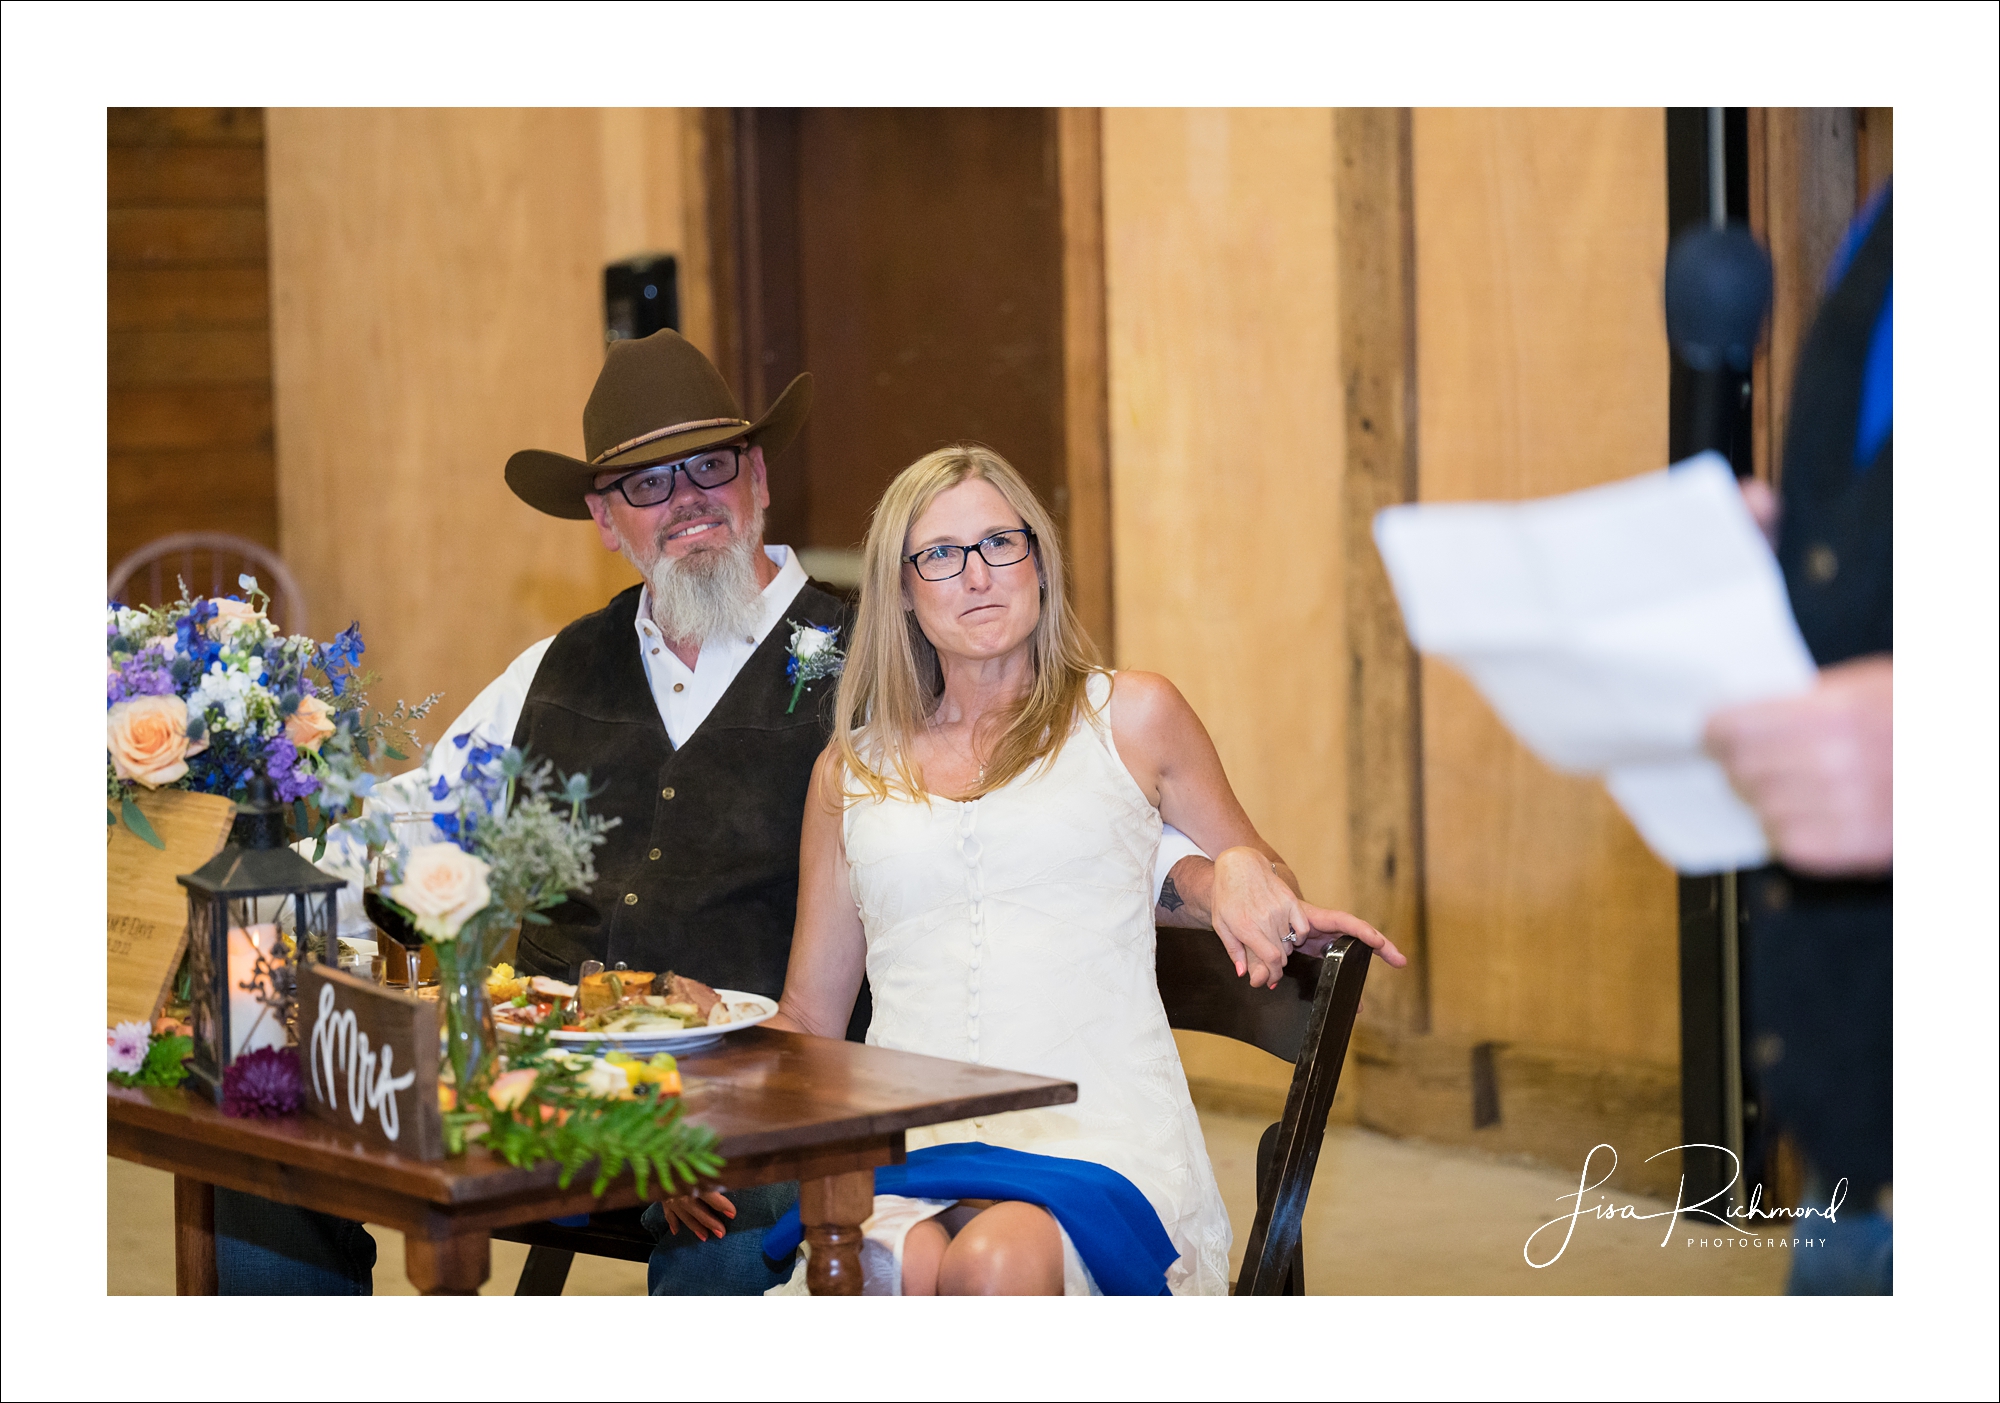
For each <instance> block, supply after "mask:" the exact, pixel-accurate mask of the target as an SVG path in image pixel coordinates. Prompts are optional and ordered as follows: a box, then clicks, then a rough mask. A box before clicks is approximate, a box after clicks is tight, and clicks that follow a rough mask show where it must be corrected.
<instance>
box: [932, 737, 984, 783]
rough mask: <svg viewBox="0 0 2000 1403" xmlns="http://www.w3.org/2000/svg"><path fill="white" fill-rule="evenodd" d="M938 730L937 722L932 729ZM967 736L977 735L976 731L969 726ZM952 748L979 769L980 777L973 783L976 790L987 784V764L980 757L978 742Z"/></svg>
mask: <svg viewBox="0 0 2000 1403" xmlns="http://www.w3.org/2000/svg"><path fill="white" fill-rule="evenodd" d="M937 728H938V727H937V722H936V721H932V722H931V729H932V730H933V731H935V730H937ZM966 734H967V735H968V736H972V735H975V734H976V732H975V729H974V728H973V727H970V726H968V727H967V728H966ZM940 739H942V737H940ZM951 748H952V749H953V750H954V751H955V752H957V753H958V754H960V755H963V756H964V757H965V758H966V759H967V760H969V761H971V762H972V764H973V765H975V766H977V767H978V770H979V777H978V778H977V779H976V780H974V781H973V786H974V788H977V787H978V786H979V785H982V784H984V783H986V762H985V761H984V760H982V759H981V758H980V757H979V748H978V744H977V742H976V741H974V742H973V743H972V744H969V745H966V746H963V747H961V746H958V745H956V744H954V745H952V747H951Z"/></svg>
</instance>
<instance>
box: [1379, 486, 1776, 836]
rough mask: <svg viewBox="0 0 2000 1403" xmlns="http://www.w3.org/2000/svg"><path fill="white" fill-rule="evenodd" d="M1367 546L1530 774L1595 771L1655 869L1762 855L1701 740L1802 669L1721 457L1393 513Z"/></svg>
mask: <svg viewBox="0 0 2000 1403" xmlns="http://www.w3.org/2000/svg"><path fill="white" fill-rule="evenodd" d="M1375 542H1376V545H1377V547H1378V548H1379V549H1380V550H1381V553H1382V561H1383V564H1384V565H1385V566H1386V567H1387V568H1388V572H1389V579H1390V581H1391V583H1392V584H1393V585H1394V586H1395V590H1396V599H1397V602H1398V603H1400V604H1401V606H1402V609H1403V620H1404V622H1405V624H1406V625H1407V626H1408V628H1409V631H1410V640H1411V642H1412V643H1414V644H1415V645H1416V647H1417V648H1418V649H1419V650H1420V651H1422V652H1424V653H1428V654H1433V655H1435V656H1438V657H1441V658H1444V659H1446V660H1447V661H1449V662H1451V663H1453V664H1454V665H1456V666H1457V667H1459V668H1460V669H1461V670H1463V671H1464V672H1465V674H1466V675H1467V676H1468V677H1470V678H1471V679H1472V682H1473V685H1474V686H1476V687H1477V688H1478V689H1479V692H1480V694H1481V695H1482V696H1484V697H1485V698H1486V700H1487V702H1488V703H1489V704H1491V705H1492V707H1493V709H1494V710H1495V711H1497V712H1498V713H1499V714H1500V717H1501V719H1502V720H1504V721H1505V722H1506V723H1507V725H1508V726H1509V727H1510V728H1512V730H1513V731H1514V734H1515V735H1517V736H1519V737H1520V738H1521V740H1522V742H1523V743H1524V744H1526V745H1527V746H1528V748H1529V749H1531V750H1533V751H1534V752H1535V753H1536V754H1537V755H1539V756H1540V757H1541V758H1542V759H1543V760H1546V761H1547V762H1548V763H1549V764H1551V765H1553V766H1555V767H1556V768H1557V769H1560V770H1566V771H1569V772H1571V773H1576V774H1595V775H1601V776H1603V777H1604V779H1605V782H1606V785H1607V787H1608V788H1609V789H1610V791H1611V794H1612V797H1613V798H1614V799H1616V800H1617V801H1618V803H1619V806H1620V807H1622V808H1623V809H1624V810H1625V812H1626V814H1627V816H1628V817H1630V818H1631V820H1632V822H1633V824H1634V826H1635V827H1637V828H1638V830H1639V833H1640V835H1641V836H1642V837H1643V838H1644V839H1645V840H1646V842H1647V843H1648V844H1649V845H1650V846H1651V847H1652V849H1653V851H1654V852H1656V853H1658V854H1659V855H1660V857H1661V858H1662V859H1664V860H1665V861H1666V862H1668V863H1670V864H1672V865H1673V866H1674V867H1676V868H1678V869H1679V870H1680V871H1683V872H1688V873H1702V872H1719V871H1725V870H1728V869H1730V868H1735V867H1751V866H1755V865H1757V864H1759V863H1762V862H1764V861H1766V860H1768V858H1769V856H1770V853H1769V849H1768V847H1767V846H1766V844H1765V840H1764V835H1763V831H1762V829H1761V828H1760V827H1759V825H1758V823H1757V819H1756V815H1755V814H1754V813H1752V812H1751V810H1750V808H1749V807H1748V806H1747V805H1746V804H1744V803H1743V801H1742V800H1741V799H1739V798H1738V797H1737V796H1736V794H1735V792H1734V791H1733V790H1732V789H1731V788H1730V787H1729V783H1728V780H1727V779H1726V778H1725V777H1724V775H1723V772H1722V769H1721V767H1720V766H1718V765H1717V764H1716V763H1715V762H1714V761H1713V760H1710V759H1709V758H1708V757H1707V756H1706V755H1705V754H1704V753H1703V751H1702V749H1701V733H1702V727H1703V725H1704V724H1705V723H1706V721H1707V720H1708V717H1709V716H1710V714H1712V713H1713V712H1714V711H1716V710H1717V709H1718V708H1720V707H1724V706H1728V705H1732V704H1734V703H1737V702H1746V701H1757V700H1761V699H1763V698H1766V697H1777V696H1788V695H1793V694H1796V693H1799V692H1803V691H1805V690H1807V689H1808V688H1810V687H1811V686H1812V682H1813V675H1814V668H1813V662H1812V655H1811V654H1810V653H1809V652H1808V651H1807V650H1806V645H1805V640H1804V639H1803V638H1801V637H1800V636H1799V629H1798V624H1797V622H1796V621H1795V620H1794V619H1793V618H1792V610H1791V602H1790V600H1789V599H1788V598H1787V597H1786V594H1785V582H1784V577H1783V575H1782V574H1781V573H1780V571H1779V569H1778V562H1777V560H1776V559H1775V558H1774V557H1773V556H1772V554H1771V549H1770V546H1769V545H1768V544H1766V542H1765V540H1764V537H1763V535H1762V533H1761V532H1759V531H1758V529H1757V524H1756V522H1754V521H1753V520H1751V517H1750V513H1749V512H1748V510H1746V509H1745V507H1744V505H1743V499H1742V495H1741V493H1740V492H1739V491H1738V490H1737V487H1736V481H1735V478H1734V477H1733V476H1731V474H1730V471H1729V466H1728V464H1727V463H1725V462H1724V461H1723V460H1722V459H1721V458H1720V457H1719V456H1718V455H1716V454H1713V453H1704V454H1702V455H1700V456H1699V457H1697V458H1691V459H1689V460H1688V461H1687V462H1685V463H1681V464H1677V465H1675V467H1673V468H1672V469H1668V470H1663V471H1661V472H1656V473H1648V474H1646V475H1645V476H1643V477H1636V478H1631V479H1629V480H1627V481H1624V482H1618V483H1613V484H1611V485H1609V486H1606V487H1593V488H1590V489H1588V490H1587V491H1583V492H1572V493H1569V494H1567V495H1565V496H1561V497H1547V498H1543V499H1541V500H1539V501H1531V502H1506V503H1490V502H1467V503H1431V504H1425V505H1420V506H1401V507H1390V508H1388V509H1387V510H1385V511H1382V512H1380V513H1378V514H1377V516H1376V518H1375Z"/></svg>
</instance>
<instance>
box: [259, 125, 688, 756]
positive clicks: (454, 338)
mask: <svg viewBox="0 0 2000 1403" xmlns="http://www.w3.org/2000/svg"><path fill="white" fill-rule="evenodd" d="M269 145H270V162H269V164H270V191H271V195H270V208H271V257H272V288H273V311H272V317H273V324H274V336H275V348H276V375H277V441H278V465H279V466H278V478H279V502H280V515H281V519H282V533H281V538H282V547H283V550H284V552H285V554H286V557H287V558H288V560H290V561H291V563H292V566H293V569H294V570H296V571H297V572H298V574H299V577H300V581H301V584H302V585H303V586H304V588H305V590H306V592H307V595H308V597H309V598H310V600H311V601H312V605H313V611H314V618H313V623H314V626H315V628H317V629H332V628H338V627H341V626H343V625H345V624H346V623H347V622H348V621H349V620H351V619H359V620H360V621H361V623H362V627H363V630H364V634H365V637H366V638H367V640H368V644H369V653H368V657H367V659H366V662H367V664H368V665H370V666H372V667H375V668H377V669H379V670H380V671H381V673H382V674H383V680H382V682H381V684H380V685H379V688H378V691H379V694H380V696H381V697H382V698H383V699H384V700H385V701H389V700H393V699H394V698H396V697H398V696H407V697H416V696H421V695H422V694H423V693H425V692H427V691H431V690H439V689H441V690H443V691H444V692H445V693H446V697H445V701H444V703H443V705H442V707H441V708H440V711H439V713H438V716H437V717H436V719H435V720H434V722H433V724H432V727H431V728H430V737H431V738H434V737H435V734H436V732H437V731H438V729H439V728H441V726H442V724H443V723H444V722H445V721H447V720H449V719H450V717H451V716H452V715H454V714H456V712H457V711H458V709H459V708H461V707H463V706H464V705H465V704H466V703H468V702H470V701H471V700H472V698H473V696H474V695H475V694H476V693H477V692H478V690H479V689H480V688H481V687H482V686H483V685H484V684H485V683H486V682H487V681H489V680H490V679H491V678H492V677H493V676H494V675H495V674H497V673H498V672H499V671H500V669H501V668H503V667H504V666H505V665H506V664H507V662H508V661H509V660H510V659H511V658H513V657H514V656H515V654H516V653H518V652H519V651H520V650H521V649H522V648H523V647H525V646H526V645H528V644H529V643H531V642H533V641H534V640H536V639H537V638H542V637H545V636H547V635H548V634H550V633H552V632H554V631H555V630H556V629H558V628H560V627H561V626H562V625H563V624H565V623H567V622H569V621H570V620H571V619H574V618H576V617H578V616H579V615H581V614H583V613H585V612H588V611H589V610H591V609H595V608H598V607H600V606H601V605H602V604H603V603H604V601H605V600H606V599H607V598H609V597H610V595H611V594H613V593H614V592H616V591H617V590H618V589H620V588H622V587H624V585H625V584H626V583H629V582H630V581H631V580H632V579H633V578H634V577H633V575H632V572H631V571H630V569H629V567H627V566H626V565H625V564H624V562H623V561H622V560H621V559H619V558H618V557H617V556H615V555H610V554H607V553H606V552H604V551H603V550H602V549H601V548H600V546H599V545H598V543H597V539H596V535H595V532H594V531H593V529H592V528H591V526H590V525H589V523H587V522H567V521H558V520H555V519H554V518H551V517H546V516H542V515H540V514H539V513H536V512H534V511H533V510H531V509H530V508H528V507H527V506H525V505H524V504H522V503H521V502H520V501H519V500H517V499H516V498H515V497H514V495H513V494H512V493H511V492H509V491H508V490H507V487H506V484H505V483H504V482H503V480H502V478H501V472H502V469H503V467H504V466H505V463H506V460H507V457H508V455H509V454H511V453H512V452H514V451H515V450H516V449H519V448H526V447H544V448H555V449H560V450H564V451H567V452H571V453H576V452H579V451H580V450H581V447H582V426H581V424H582V412H583V403H584V400H585V399H586V397H587V396H588V395H589V393H590V388H591V385H592V383H593V381H594V380H595V378H596V375H597V371H598V368H599V366H600V365H601V364H602V360H603V346H604V341H603V305H602V303H603V293H602V282H601V278H602V269H603V265H604V263H605V262H606V261H607V260H609V259H613V258H619V257H624V256H626V255H629V254H631V253H634V252H637V251H639V250H640V249H653V250H660V251H666V252H680V251H681V250H682V249H683V248H684V246H685V242H686V219H685V200H684V191H685V188H686V185H687V183H688V182H686V181H684V180H683V179H682V175H681V171H682V166H681V162H682V160H683V158H684V157H685V155H686V149H687V144H686V139H685V133H684V131H683V114H682V113H681V112H679V111H677V110H674V109H663V110H654V111H646V112H628V113H621V112H615V111H613V112H604V111H563V110H542V109H538V110H453V111H397V110H358V109H357V110H341V111H316V110H274V111H272V112H271V113H270V114H269Z"/></svg>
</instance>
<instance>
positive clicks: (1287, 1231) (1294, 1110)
mask: <svg viewBox="0 0 2000 1403" xmlns="http://www.w3.org/2000/svg"><path fill="white" fill-rule="evenodd" d="M1157 934H1158V944H1157V953H1156V955H1155V957H1154V968H1155V970H1156V977H1157V978H1158V980H1159V986H1160V1002H1161V1003H1162V1004H1164V1005H1165V1006H1166V1010H1167V1022H1168V1023H1169V1024H1170V1025H1172V1026H1173V1027H1175V1028H1181V1029H1184V1030H1187V1031H1189V1032H1198V1033H1215V1034H1218V1035H1219V1036H1221V1037H1225V1038H1234V1039H1236V1040H1237V1041H1238V1042H1246V1043H1249V1044H1250V1045H1251V1046H1252V1047H1257V1048H1262V1049H1263V1050H1264V1051H1265V1052H1268V1053H1270V1054H1272V1055H1273V1056H1275V1057H1282V1058H1284V1059H1285V1060H1286V1061H1287V1062H1290V1063H1292V1064H1293V1072H1292V1085H1291V1089H1290V1090H1289V1091H1288V1092H1287V1093H1286V1096H1285V1114H1284V1119H1282V1120H1280V1121H1277V1122H1275V1123H1274V1124H1273V1125H1272V1126H1271V1127H1270V1128H1269V1129H1267V1130H1266V1131H1265V1132H1264V1135H1263V1138H1262V1139H1261V1140H1260V1141H1259V1142H1258V1145H1257V1217H1256V1219H1255V1221H1253V1222H1252V1224H1251V1226H1250V1240H1249V1242H1248V1243H1247V1244H1246V1246H1245V1248H1244V1252H1243V1270H1242V1273H1241V1274H1240V1275H1239V1276H1238V1277H1237V1280H1236V1282H1235V1285H1234V1287H1233V1288H1232V1289H1233V1290H1234V1292H1235V1294H1236V1295H1239V1296H1287V1295H1289V1296H1302V1295H1304V1294H1305V1289H1306V1287H1305V1263H1304V1257H1303V1254H1302V1253H1301V1251H1300V1246H1299V1242H1300V1232H1301V1229H1302V1228H1303V1226H1304V1221H1305V1211H1306V1195H1307V1194H1308V1193H1310V1192H1311V1190H1312V1178H1313V1170H1314V1169H1315V1168H1316V1167H1317V1166H1318V1164H1319V1148H1320V1142H1321V1141H1322V1140H1323V1139H1324V1138H1325V1137H1326V1117H1327V1112H1328V1111H1329V1110H1331V1109H1332V1107H1333V1094H1334V1092H1335V1090H1336V1089H1338V1087H1339V1085H1340V1069H1341V1066H1342V1065H1343V1064H1344V1063H1345V1062H1346V1060H1347V1043H1348V1039H1349V1037H1350V1036H1351V1035H1352V1034H1353V1032H1354V1018H1355V1015H1356V1013H1357V1012H1358V1011H1359V1010H1360V1008H1361V988H1362V985H1364V984H1365V983H1366V982H1367V980H1368V964H1369V959H1370V956H1371V955H1372V954H1373V952H1372V951H1371V950H1370V949H1369V948H1368V947H1367V946H1366V945H1364V944H1362V943H1361V942H1360V941H1358V940H1356V939H1355V938H1354V937H1352V936H1342V937H1341V938H1340V939H1339V940H1337V941H1335V942H1334V944H1333V947H1332V948H1331V949H1330V950H1328V951H1327V954H1326V958H1325V959H1323V960H1315V959H1313V958H1311V957H1310V956H1307V955H1294V956H1292V958H1291V961H1290V962H1289V963H1288V964H1287V965H1286V966H1285V974H1284V978H1283V979H1281V980H1280V981H1279V983H1278V987H1277V988H1275V989H1252V988H1251V987H1250V986H1249V984H1248V983H1247V982H1246V981H1245V980H1243V979H1240V978H1238V977H1237V974H1236V970H1235V968H1234V967H1233V966H1232V965H1231V964H1230V962H1229V956H1228V954H1227V952H1225V951H1224V950H1223V948H1222V942H1221V941H1220V940H1218V939H1217V938H1216V936H1215V933H1214V932H1213V931H1206V930H1181V929H1176V928H1171V927H1166V926H1162V927H1160V928H1159V930H1158V932H1157ZM642 1211H643V1210H642V1209H637V1208H630V1209H624V1210H622V1211H619V1212H616V1213H593V1214H591V1215H590V1219H589V1221H588V1222H587V1223H584V1224H578V1225H573V1226H565V1225H563V1224H559V1223H553V1222H549V1223H526V1224H522V1225H521V1226H519V1227H512V1228H498V1229H495V1230H494V1233H493V1236H495V1237H497V1238H500V1239H502V1240H504V1241H508V1242H524V1243H527V1244H528V1248H529V1251H528V1260H527V1262H526V1263H525V1264H523V1266H522V1268H521V1278H520V1281H519V1283H518V1284H517V1285H516V1286H515V1287H514V1294H515V1295H517V1296H559V1295H561V1294H562V1289H563V1284H564V1283H565V1282H566V1281H568V1280H569V1269H570V1264H571V1263H572V1262H573V1261H574V1260H575V1258H576V1254H577V1253H578V1252H583V1253H586V1254H589V1255H592V1256H598V1257H612V1258H616V1259H618V1260H621V1261H627V1262H643V1261H646V1260H647V1259H648V1258H649V1257H650V1256H651V1255H652V1251H653V1238H652V1235H651V1234H650V1233H648V1232H647V1231H646V1230H645V1229H644V1228H643V1227H641V1226H640V1224H639V1215H640V1213H641V1212H642Z"/></svg>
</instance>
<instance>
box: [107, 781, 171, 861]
mask: <svg viewBox="0 0 2000 1403" xmlns="http://www.w3.org/2000/svg"><path fill="white" fill-rule="evenodd" d="M118 813H119V816H120V817H121V818H123V819H124V820H125V826H126V827H127V828H129V829H131V830H132V832H133V833H134V834H135V835H137V837H138V838H139V840H140V841H141V842H145V843H151V844H152V845H153V846H154V847H156V848H158V849H159V850H160V851H161V852H165V851H166V850H167V845H166V844H165V843H164V842H162V841H161V840H160V835H159V834H157V833H155V832H154V831H153V825H152V824H151V823H149V822H147V821H146V816H145V815H144V814H142V813H140V812H139V806H138V805H137V804H135V803H133V802H132V796H131V795H129V794H127V795H123V796H121V797H120V798H119V800H118Z"/></svg>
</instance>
